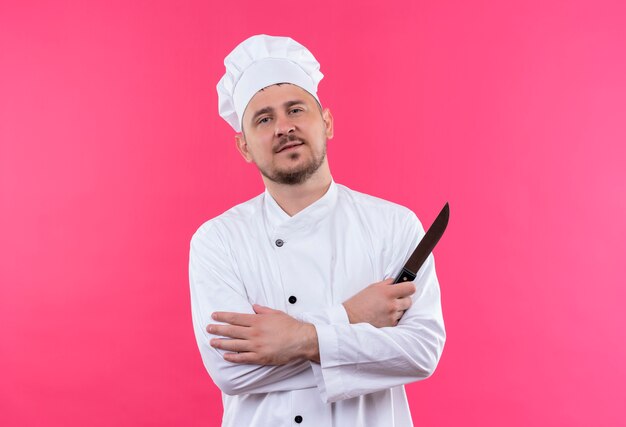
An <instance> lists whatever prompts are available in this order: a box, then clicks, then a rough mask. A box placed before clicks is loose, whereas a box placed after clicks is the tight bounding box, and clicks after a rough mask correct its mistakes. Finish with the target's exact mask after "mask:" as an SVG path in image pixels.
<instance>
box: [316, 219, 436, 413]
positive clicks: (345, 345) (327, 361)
mask: <svg viewBox="0 0 626 427" xmlns="http://www.w3.org/2000/svg"><path fill="white" fill-rule="evenodd" d="M398 231H400V230H395V235H396V236H400V237H399V238H398V240H397V241H394V248H393V250H392V251H390V252H391V253H392V254H393V255H392V257H391V258H390V260H389V262H388V264H387V265H388V267H387V271H386V272H385V273H386V276H387V277H393V276H394V275H395V274H397V273H398V272H399V271H400V269H401V267H402V265H403V264H400V263H398V260H399V261H402V262H404V260H406V259H408V257H409V255H410V254H411V253H412V251H413V249H414V248H415V247H416V246H417V243H418V242H419V240H420V239H421V237H422V236H423V235H424V230H423V228H422V226H421V224H420V223H419V221H418V220H417V217H415V215H414V214H412V213H411V215H409V218H408V220H406V221H404V224H403V226H402V230H401V231H400V232H399V233H398ZM403 236H409V237H408V238H406V237H403ZM394 259H395V260H396V261H395V262H394V261H393V260H394ZM414 283H415V285H416V288H417V290H416V292H415V294H414V295H412V301H413V304H412V306H411V308H409V310H407V311H406V313H405V314H404V316H403V317H402V319H401V320H400V322H399V324H398V325H397V326H394V327H387V328H375V327H374V326H372V325H370V324H367V323H359V324H355V325H351V324H343V323H342V324H338V323H331V324H328V323H326V322H318V321H316V320H313V322H312V323H313V324H314V325H315V328H316V330H317V335H318V342H319V352H320V364H316V363H311V366H312V368H313V372H314V374H315V378H316V381H317V387H318V389H319V391H320V394H321V397H322V399H323V400H324V401H325V402H335V401H339V400H343V399H349V398H352V397H355V396H360V395H363V394H368V393H372V392H375V391H379V390H382V389H387V388H390V387H394V386H398V385H402V384H407V383H410V382H414V381H418V380H422V379H425V378H427V377H429V376H430V375H431V374H432V373H433V372H434V370H435V368H436V366H437V364H438V362H439V358H440V356H441V353H442V351H443V346H444V343H445V337H446V333H445V328H444V323H443V315H442V310H441V298H440V290H439V282H438V280H437V276H436V273H435V262H434V258H433V255H432V254H431V255H430V256H429V257H428V259H427V260H426V262H425V263H424V265H423V266H422V268H421V269H420V271H419V272H418V275H417V277H416V278H415V281H414Z"/></svg>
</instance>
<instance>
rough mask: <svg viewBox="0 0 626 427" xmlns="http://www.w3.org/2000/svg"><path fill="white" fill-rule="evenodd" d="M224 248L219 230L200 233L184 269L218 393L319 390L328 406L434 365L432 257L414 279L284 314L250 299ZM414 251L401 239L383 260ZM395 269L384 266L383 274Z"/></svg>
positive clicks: (437, 350) (436, 306)
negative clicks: (293, 313)
mask: <svg viewBox="0 0 626 427" xmlns="http://www.w3.org/2000/svg"><path fill="white" fill-rule="evenodd" d="M209 234H210V235H209ZM398 234H402V235H415V236H420V235H423V229H421V226H420V225H419V223H417V222H416V220H414V221H409V222H408V226H407V230H406V231H405V232H404V233H398ZM225 247H226V244H225V242H224V241H223V240H222V241H220V234H219V233H216V232H215V230H214V229H212V228H208V229H204V230H203V231H202V233H198V235H197V236H195V238H194V239H192V250H191V256H190V270H189V271H190V283H191V302H192V317H193V322H194V332H195V335H196V339H197V342H198V347H199V349H200V353H201V355H202V360H203V362H204V364H205V367H206V369H207V370H208V372H209V374H210V375H211V377H212V378H213V381H214V382H215V383H216V385H217V386H218V387H219V388H220V389H221V390H222V391H223V392H224V393H226V394H229V395H236V394H249V393H268V392H275V391H286V390H298V389H305V388H312V387H317V388H318V390H319V392H320V396H321V398H322V399H323V400H324V401H327V402H332V401H337V400H343V399H348V398H351V397H354V396H358V395H363V394H367V393H372V392H375V391H378V390H382V389H387V388H390V387H394V386H397V385H400V384H407V383H410V382H414V381H418V380H421V379H424V378H427V377H428V376H429V375H430V374H431V373H432V372H433V371H434V369H435V367H436V365H437V363H438V361H439V357H440V355H441V352H442V350H443V345H444V342H445V329H444V325H443V317H442V313H441V303H440V291H439V283H438V280H437V277H436V274H435V266H434V259H433V258H432V256H431V257H429V259H428V260H427V261H426V263H425V264H424V266H423V267H422V269H421V270H420V274H419V275H418V277H417V278H416V280H415V285H413V284H412V283H405V284H396V285H391V280H386V281H383V282H378V283H374V284H372V285H370V286H368V287H367V288H365V289H363V290H361V291H360V292H358V293H357V294H355V295H354V296H352V297H351V298H349V299H348V300H346V301H344V302H343V305H342V304H338V305H336V306H332V307H325V308H320V310H318V311H315V312H303V313H298V314H295V315H293V316H290V315H287V314H286V313H284V312H281V311H278V310H272V309H270V308H268V307H262V306H257V305H254V306H253V305H251V304H250V303H249V301H250V297H249V296H248V294H247V290H246V289H245V287H244V286H243V284H242V281H241V278H240V276H239V275H238V272H237V270H236V269H233V268H232V267H231V263H230V259H229V258H228V256H227V255H226V256H225V254H228V252H227V251H225V250H224V248H225ZM396 247H399V246H396ZM412 247H414V246H413V245H411V244H410V242H409V243H406V244H405V245H403V246H400V249H398V250H397V251H395V252H394V253H390V254H389V258H390V259H398V261H397V262H398V263H400V262H401V261H402V259H403V258H404V257H406V256H408V255H407V253H408V252H409V251H410V250H411V249H412ZM405 251H406V252H405ZM398 268H399V266H398V265H395V264H389V266H388V268H386V271H385V274H386V275H391V274H393V271H395V270H396V269H398ZM405 310H406V312H405ZM403 313H404V314H403ZM210 316H211V317H210ZM400 318H401V319H400ZM399 319H400V320H399ZM218 323H222V324H218Z"/></svg>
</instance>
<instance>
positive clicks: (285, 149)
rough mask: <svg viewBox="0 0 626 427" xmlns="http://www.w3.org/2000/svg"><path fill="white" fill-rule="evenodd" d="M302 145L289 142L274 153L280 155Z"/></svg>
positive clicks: (297, 142)
mask: <svg viewBox="0 0 626 427" xmlns="http://www.w3.org/2000/svg"><path fill="white" fill-rule="evenodd" d="M302 144H304V143H303V142H302V141H291V142H288V143H287V144H285V145H283V146H282V147H280V148H279V149H278V150H276V153H281V152H283V151H289V150H293V149H295V148H296V147H299V146H301V145H302Z"/></svg>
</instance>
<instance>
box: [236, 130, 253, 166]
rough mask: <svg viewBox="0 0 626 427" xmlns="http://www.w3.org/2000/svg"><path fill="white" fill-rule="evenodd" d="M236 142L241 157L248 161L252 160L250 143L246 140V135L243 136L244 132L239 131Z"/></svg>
mask: <svg viewBox="0 0 626 427" xmlns="http://www.w3.org/2000/svg"><path fill="white" fill-rule="evenodd" d="M235 142H236V143H237V150H238V151H239V154H241V157H243V158H244V160H245V161H246V162H248V163H250V162H251V161H252V156H251V155H250V151H249V150H248V143H247V142H246V137H245V136H243V134H242V133H238V134H237V135H235Z"/></svg>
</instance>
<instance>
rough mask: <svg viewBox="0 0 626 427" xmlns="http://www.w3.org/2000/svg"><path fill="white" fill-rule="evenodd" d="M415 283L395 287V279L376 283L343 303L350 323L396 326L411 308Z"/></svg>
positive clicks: (400, 284) (405, 283)
mask: <svg viewBox="0 0 626 427" xmlns="http://www.w3.org/2000/svg"><path fill="white" fill-rule="evenodd" d="M414 293H415V285H414V284H413V282H403V283H398V284H395V285H393V279H387V280H383V281H382V282H378V283H374V284H373V285H369V286H368V287H367V288H365V289H363V290H362V291H361V292H359V293H358V294H356V295H354V296H353V297H352V298H350V299H349V300H347V301H346V302H344V303H343V306H344V307H345V309H346V312H347V313H348V319H350V323H369V324H371V325H372V326H375V327H377V328H382V327H384V326H396V325H397V324H398V322H399V321H400V319H401V318H402V315H403V314H404V312H405V311H406V310H408V308H409V307H411V303H412V301H411V295H413V294H414Z"/></svg>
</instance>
